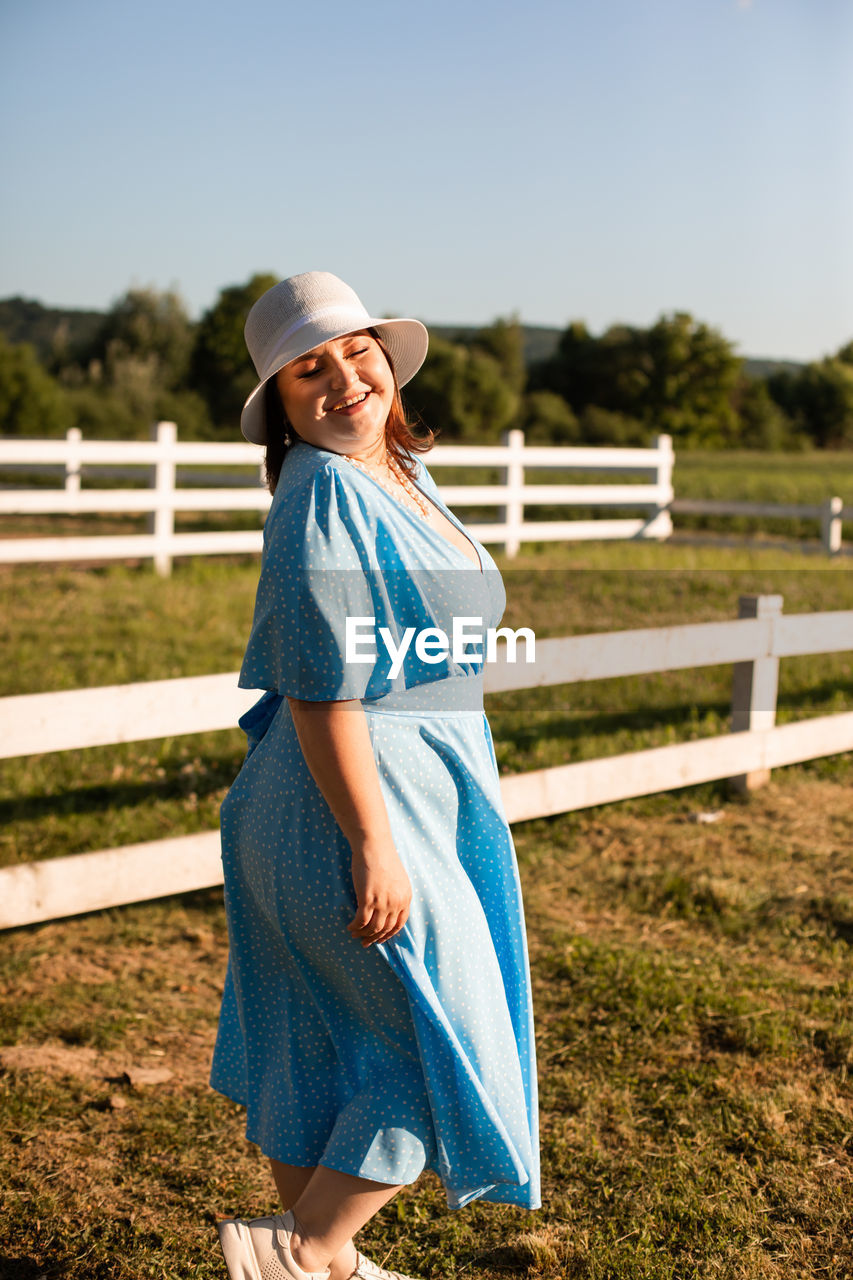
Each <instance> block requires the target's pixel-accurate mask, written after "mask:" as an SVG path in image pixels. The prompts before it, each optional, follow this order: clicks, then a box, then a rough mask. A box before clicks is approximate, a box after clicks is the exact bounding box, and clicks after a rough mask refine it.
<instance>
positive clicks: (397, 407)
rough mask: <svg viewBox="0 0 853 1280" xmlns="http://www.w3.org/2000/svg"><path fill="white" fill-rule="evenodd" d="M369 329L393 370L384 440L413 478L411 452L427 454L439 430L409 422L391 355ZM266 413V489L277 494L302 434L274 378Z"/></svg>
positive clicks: (267, 388) (267, 393) (266, 390)
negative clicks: (298, 433) (292, 421)
mask: <svg viewBox="0 0 853 1280" xmlns="http://www.w3.org/2000/svg"><path fill="white" fill-rule="evenodd" d="M367 332H368V333H369V334H370V336H371V337H372V338H373V339H374V340H375V341H376V343H377V344H378V346H379V348H380V350H381V352H382V354H383V355H384V356H385V359H386V360H387V361H388V368H389V369H390V370H391V375H392V377H393V379H394V398H393V400H392V401H391V408H390V410H389V411H388V417H387V419H386V421H385V443H386V446H387V448H388V452H389V453H390V454H391V456H392V458H393V459H394V460H395V462H397V463H399V465H400V467H401V468H402V470H403V471H404V472H405V473H406V475H407V476H408V477H409V479H410V480H411V479H413V478H414V475H415V464H414V462H413V461H412V459H411V457H410V456H409V455H410V454H412V453H426V452H427V451H428V450H429V449H431V448H432V446H433V444H434V443H435V438H436V435H437V434H438V433H437V432H436V431H433V430H432V429H431V428H430V427H428V426H426V425H425V424H424V423H423V422H421V421H420V420H418V422H417V423H412V422H409V420H408V415H407V413H406V410H405V408H404V405H403V397H402V396H401V395H400V388H399V387H398V386H397V375H396V373H395V372H394V364H393V361H392V360H391V357H390V355H389V354H388V350H387V348H386V346H385V343H384V342H383V341H382V339H381V338H380V337H379V334H378V333H377V332H376V330H375V329H368V330H367ZM264 416H265V418H266V424H267V445H266V453H265V455H264V474H265V478H266V483H267V488H268V489H269V491H270V493H275V491H276V486H277V485H278V481H279V477H280V476H281V469H282V467H283V466H284V463H285V459H286V458H287V455H288V453H289V452H290V449H291V448H292V446H293V445H294V444H296V443H297V442H298V440H299V437H298V436H296V435H295V433H294V430H293V427H292V426H291V425H290V422H289V421H288V418H287V414H286V413H285V411H284V404H283V402H282V399H281V392H280V391H279V389H278V385H277V383H276V380H275V378H274V377H272V378H270V379H269V381H268V382H267V384H266V386H265V387H264ZM285 435H288V436H289V437H290V443H289V444H285V442H284V437H285Z"/></svg>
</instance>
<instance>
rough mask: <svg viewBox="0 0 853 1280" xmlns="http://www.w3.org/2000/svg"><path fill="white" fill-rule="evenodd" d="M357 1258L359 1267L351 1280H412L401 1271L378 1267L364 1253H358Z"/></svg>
mask: <svg viewBox="0 0 853 1280" xmlns="http://www.w3.org/2000/svg"><path fill="white" fill-rule="evenodd" d="M356 1257H357V1258H358V1265H357V1266H356V1269H355V1271H353V1273H352V1275H351V1276H350V1278H349V1280H412V1277H411V1276H404V1275H403V1274H402V1273H401V1272H400V1271H386V1270H385V1268H384V1267H378V1266H377V1265H376V1263H375V1262H371V1261H370V1259H369V1258H365V1256H364V1254H363V1253H358V1251H356Z"/></svg>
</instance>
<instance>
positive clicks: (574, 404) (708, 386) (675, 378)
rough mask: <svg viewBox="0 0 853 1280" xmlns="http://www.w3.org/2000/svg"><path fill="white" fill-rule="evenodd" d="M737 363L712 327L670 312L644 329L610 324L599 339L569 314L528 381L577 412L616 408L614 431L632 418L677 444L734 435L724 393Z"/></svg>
mask: <svg viewBox="0 0 853 1280" xmlns="http://www.w3.org/2000/svg"><path fill="white" fill-rule="evenodd" d="M741 364H742V362H741V360H740V359H739V358H738V357H737V356H735V354H734V352H733V350H732V348H731V345H730V344H729V343H728V342H727V341H726V340H725V338H723V337H722V336H721V335H720V334H718V333H717V332H716V331H715V330H714V329H711V328H709V327H708V326H707V325H704V324H701V323H698V322H697V321H695V320H694V319H693V318H692V317H691V316H690V315H688V314H687V313H686V312H676V313H674V314H673V315H671V316H662V317H661V318H660V319H659V320H658V321H657V323H656V324H654V325H653V326H652V327H651V328H650V329H637V328H633V327H631V326H629V325H613V326H612V327H611V328H610V329H608V330H607V331H606V332H605V333H604V334H603V335H602V336H601V337H600V338H595V337H593V336H592V335H591V334H590V333H589V331H588V330H587V328H586V326H585V325H584V324H582V323H580V322H579V321H575V322H574V323H573V324H571V325H569V327H568V328H567V329H566V330H565V332H564V333H563V335H562V337H561V339H560V343H559V346H558V349H557V352H556V353H555V355H554V356H553V357H552V358H551V359H550V360H546V361H544V362H543V363H542V364H541V365H539V367H538V368H537V369H536V371H535V373H534V376H533V378H532V380H531V381H532V384H533V386H534V387H535V388H536V389H538V390H548V391H553V392H555V393H556V394H557V395H561V396H563V398H564V399H565V400H566V401H567V403H568V404H569V405H570V406H571V408H572V409H573V411H574V412H575V413H577V414H580V415H582V414H583V413H584V411H585V410H587V409H589V408H592V407H595V408H597V409H602V410H606V411H607V412H608V413H610V414H616V415H618V416H619V418H620V419H623V420H624V421H622V422H621V425H620V426H619V427H618V432H617V434H619V435H622V436H625V435H631V434H633V432H634V430H635V428H634V427H632V426H631V425H630V424H631V423H632V422H633V423H637V422H639V423H641V424H642V425H643V427H644V434H645V436H646V437H648V435H649V434H656V433H657V432H661V431H666V432H669V433H670V434H671V435H672V436H674V437H675V439H676V440H677V441H679V442H680V443H681V444H682V445H684V444H696V445H705V446H708V445H711V446H713V445H722V444H730V443H732V442H733V441H734V440H735V439H736V436H737V427H738V420H737V415H736V414H735V411H734V408H733V406H732V393H733V390H734V387H735V385H736V383H737V379H738V376H739V373H740V369H741ZM590 421H592V420H590ZM595 429H596V430H597V431H599V432H601V431H617V424H616V421H615V420H611V421H610V426H609V427H607V426H606V425H605V420H604V419H601V420H600V421H598V422H597V425H596V428H595Z"/></svg>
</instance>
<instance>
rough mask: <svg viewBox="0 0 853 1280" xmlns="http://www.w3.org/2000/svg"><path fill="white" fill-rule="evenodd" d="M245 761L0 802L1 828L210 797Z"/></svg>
mask: <svg viewBox="0 0 853 1280" xmlns="http://www.w3.org/2000/svg"><path fill="white" fill-rule="evenodd" d="M242 758H243V757H242V755H241V756H240V757H239V759H222V760H216V761H213V762H211V761H207V762H206V763H205V768H204V770H203V771H200V772H197V773H192V774H189V775H187V774H185V773H181V771H180V769H175V770H174V772H173V773H172V774H171V776H167V777H165V778H158V779H157V780H156V781H155V780H153V779H152V780H151V781H141V782H115V783H97V784H95V785H92V786H88V787H75V788H73V789H72V790H70V791H61V792H56V793H53V794H50V793H49V794H46V795H30V796H20V797H18V796H16V797H13V798H12V799H10V800H3V801H0V825H3V824H7V823H11V822H32V821H35V820H36V819H38V818H44V817H61V816H63V815H67V814H80V813H105V812H108V811H112V810H116V809H123V808H135V807H136V806H138V805H139V804H141V803H145V802H147V801H157V800H175V799H182V798H183V797H185V796H188V795H189V794H190V793H191V792H194V793H195V794H196V795H197V796H199V798H202V797H206V796H210V795H213V794H214V793H215V792H217V791H220V790H221V789H222V788H223V787H230V785H231V783H232V782H233V781H234V779H235V778H236V776H237V773H238V771H239V768H240V764H241V762H242Z"/></svg>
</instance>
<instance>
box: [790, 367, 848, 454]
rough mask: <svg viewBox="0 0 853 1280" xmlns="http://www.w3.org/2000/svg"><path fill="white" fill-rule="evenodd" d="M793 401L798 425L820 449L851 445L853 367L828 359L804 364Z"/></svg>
mask: <svg viewBox="0 0 853 1280" xmlns="http://www.w3.org/2000/svg"><path fill="white" fill-rule="evenodd" d="M794 400H795V406H796V409H795V413H796V421H797V423H798V425H799V426H800V427H801V428H802V429H803V430H804V431H806V432H807V433H808V434H809V435H810V436H811V437H812V439H813V440H814V442H815V444H817V445H818V446H819V447H820V448H822V449H827V448H828V449H839V448H843V447H849V446H851V445H853V364H848V363H847V362H846V361H844V360H841V359H838V358H837V357H831V356H830V357H827V358H826V359H824V360H819V361H816V362H815V363H813V364H807V365H806V367H805V369H803V371H802V373H801V374H800V375H799V377H798V378H797V379H796V382H795V389H794Z"/></svg>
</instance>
